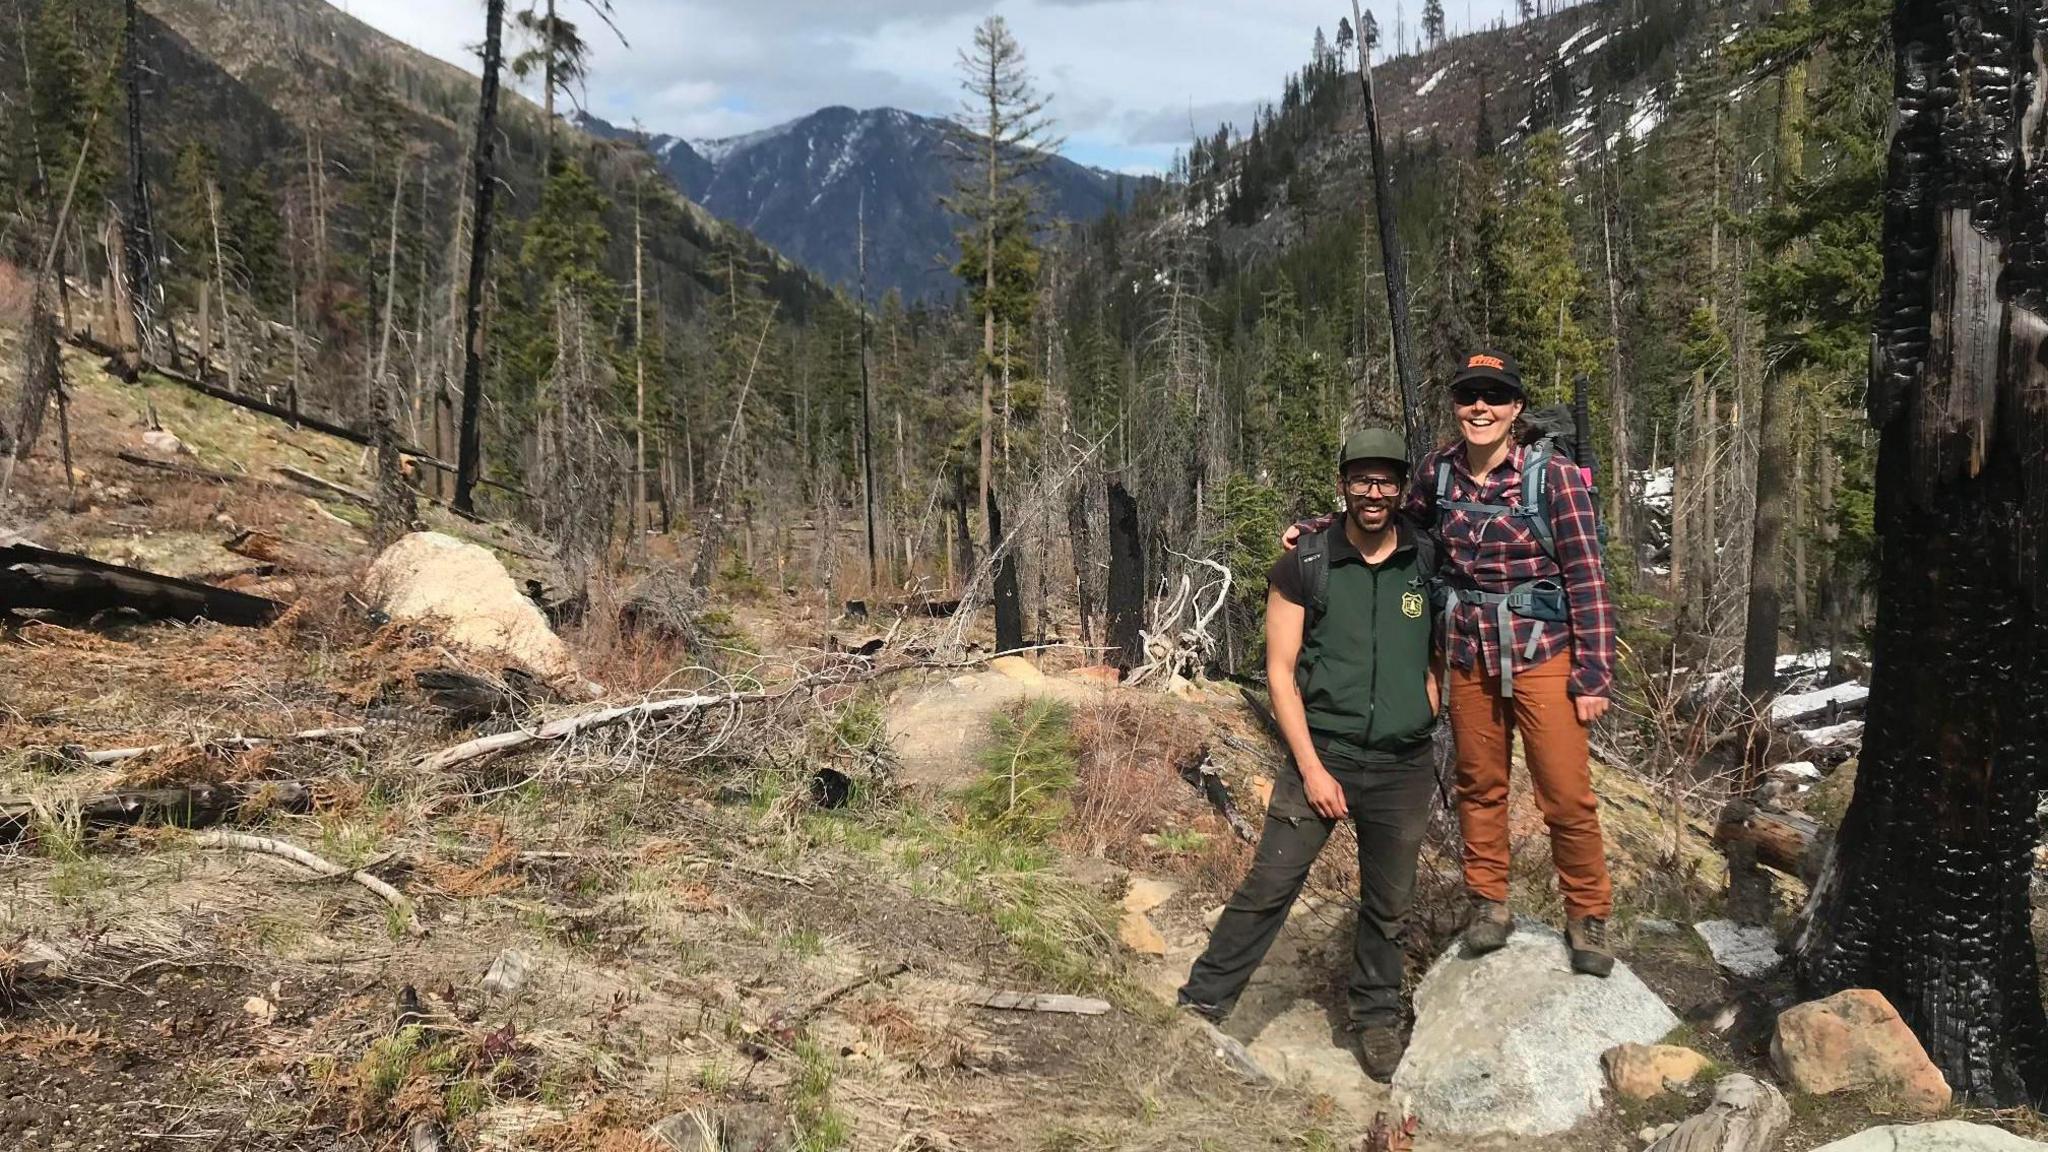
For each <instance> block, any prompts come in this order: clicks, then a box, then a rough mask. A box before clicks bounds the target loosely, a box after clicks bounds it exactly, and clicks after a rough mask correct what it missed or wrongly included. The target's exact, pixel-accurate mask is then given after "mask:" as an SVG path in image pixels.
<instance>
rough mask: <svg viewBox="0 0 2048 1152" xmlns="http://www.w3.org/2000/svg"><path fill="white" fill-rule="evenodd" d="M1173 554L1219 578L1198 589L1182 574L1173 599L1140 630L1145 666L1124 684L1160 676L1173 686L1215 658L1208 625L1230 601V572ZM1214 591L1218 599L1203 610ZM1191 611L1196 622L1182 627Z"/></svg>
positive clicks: (1211, 562)
mask: <svg viewBox="0 0 2048 1152" xmlns="http://www.w3.org/2000/svg"><path fill="white" fill-rule="evenodd" d="M1173 555H1174V556H1176V557H1179V558H1180V559H1182V560H1184V561H1186V562H1188V563H1189V564H1199V565H1202V566H1203V567H1206V568H1208V569H1210V570H1211V571H1213V572H1215V573H1216V575H1217V579H1215V580H1213V581H1210V582H1208V583H1206V584H1204V585H1202V586H1201V587H1200V588H1199V589H1198V588H1196V587H1195V583H1194V577H1193V576H1191V575H1188V574H1186V573H1183V574H1182V575H1181V578H1180V585H1179V587H1178V588H1176V589H1175V590H1174V593H1173V596H1172V597H1171V598H1170V599H1169V600H1167V601H1166V603H1165V604H1163V605H1158V606H1155V607H1154V609H1153V613H1152V627H1151V628H1150V629H1142V628H1141V629H1139V631H1138V635H1139V637H1140V638H1141V639H1143V641H1144V645H1145V656H1146V659H1145V663H1143V664H1141V665H1139V666H1138V667H1137V668H1134V669H1132V670H1131V674H1130V676H1128V677H1127V678H1126V679H1125V683H1128V684H1133V685H1135V684H1140V683H1143V682H1144V681H1146V680H1148V679H1150V678H1152V677H1155V676H1158V677H1160V682H1161V683H1163V684H1169V685H1170V684H1172V683H1173V678H1174V677H1175V676H1191V675H1193V674H1194V673H1196V672H1199V671H1201V669H1203V668H1204V667H1206V666H1207V665H1208V664H1209V662H1210V661H1211V660H1212V659H1214V658H1215V655H1216V643H1217V641H1216V637H1215V636H1214V635H1213V634H1212V633H1211V632H1210V631H1209V626H1210V624H1211V623H1213V622H1214V621H1215V619H1216V617H1217V615H1218V614H1219V613H1221V612H1222V611H1223V605H1224V604H1225V603H1226V602H1228V601H1229V599H1230V569H1229V568H1227V567H1225V566H1224V565H1222V564H1220V563H1217V562H1216V561H1214V560H1211V559H1209V558H1207V557H1204V556H1187V555H1183V554H1181V553H1179V552H1175V553H1173ZM1212 591H1213V592H1214V593H1215V599H1214V600H1212V601H1210V603H1209V606H1208V607H1207V608H1203V607H1202V606H1201V601H1202V597H1203V596H1205V595H1207V594H1208V593H1210V592H1212ZM1190 611H1192V612H1193V613H1194V619H1193V620H1192V621H1190V622H1189V623H1188V625H1187V626H1186V627H1182V626H1181V619H1182V617H1184V616H1186V615H1188V613H1189V612H1190ZM1162 673H1164V675H1163V676H1162V675H1161V674H1162Z"/></svg>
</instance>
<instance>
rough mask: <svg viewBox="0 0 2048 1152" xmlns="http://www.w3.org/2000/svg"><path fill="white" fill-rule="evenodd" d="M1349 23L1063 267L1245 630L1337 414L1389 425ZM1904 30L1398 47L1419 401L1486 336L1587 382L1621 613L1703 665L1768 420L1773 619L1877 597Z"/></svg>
mask: <svg viewBox="0 0 2048 1152" xmlns="http://www.w3.org/2000/svg"><path fill="white" fill-rule="evenodd" d="M1349 40H1350V30H1349V28H1348V22H1347V26H1346V27H1344V28H1342V29H1340V30H1339V32H1338V35H1337V38H1336V39H1335V40H1334V41H1332V42H1330V43H1331V45H1332V46H1331V47H1328V48H1325V47H1324V46H1323V45H1324V41H1323V39H1322V33H1321V32H1320V31H1319V32H1318V33H1317V35H1316V41H1315V43H1314V45H1313V46H1311V49H1310V60H1309V63H1308V64H1307V65H1306V66H1305V67H1304V68H1303V69H1302V70H1301V71H1300V72H1299V73H1298V74H1296V75H1295V76H1292V77H1289V78H1288V79H1287V81H1286V84H1285V89H1284V93H1283V94H1282V95H1281V97H1280V99H1279V100H1278V101H1276V103H1275V104H1274V105H1272V106H1271V107H1269V108H1268V109H1266V110H1265V111H1264V112H1263V113H1262V114H1261V115H1260V117H1259V118H1258V121H1257V123H1256V124H1255V125H1253V127H1252V129H1251V131H1249V132H1248V133H1246V134H1244V136H1243V137H1242V138H1240V137H1239V136H1237V135H1236V134H1234V133H1229V132H1219V133H1218V134H1217V135H1215V136H1214V137H1212V138H1206V139H1201V140H1197V141H1195V142H1194V144H1193V145H1192V147H1191V149H1190V151H1189V153H1188V157H1187V160H1186V163H1185V165H1184V168H1183V170H1182V171H1181V172H1180V173H1178V175H1179V177H1180V179H1179V180H1178V182H1177V183H1176V186H1175V187H1174V188H1173V189H1172V190H1171V191H1170V192H1168V193H1166V194H1163V195H1160V196H1157V197H1154V198H1152V199H1150V200H1148V201H1147V202H1146V204H1145V206H1144V207H1143V208H1142V209H1141V210H1140V211H1138V212H1136V213H1133V214H1131V215H1130V216H1128V217H1125V218H1121V219H1117V220H1113V221H1109V222H1105V223H1104V224H1102V225H1101V226H1098V227H1096V228H1094V229H1092V230H1090V231H1089V232H1088V234H1087V236H1086V238H1085V241H1084V242H1082V243H1080V244H1078V245H1076V246H1075V247H1074V248H1072V249H1071V250H1070V251H1068V252H1067V253H1065V254H1064V257H1063V261H1062V264H1061V269H1062V271H1061V279H1062V293H1061V296H1060V303H1059V317H1060V322H1059V339H1058V342H1057V348H1056V355H1057V357H1058V363H1059V364H1060V365H1061V366H1062V369H1063V372H1064V375H1065V377H1066V380H1067V387H1066V391H1067V393H1068V394H1069V395H1070V396H1071V397H1072V404H1073V408H1074V412H1075V424H1076V426H1077V430H1079V431H1081V432H1082V433H1083V434H1084V435H1088V436H1093V437H1106V438H1107V440H1108V444H1107V447H1106V448H1105V450H1104V456H1103V459H1102V463H1103V465H1104V466H1105V467H1107V468H1109V469H1111V470H1113V471H1114V472H1115V473H1117V474H1120V475H1123V476H1125V477H1127V478H1128V482H1129V483H1131V484H1132V486H1133V487H1134V489H1135V490H1136V491H1137V492H1138V493H1139V505H1140V508H1141V511H1142V513H1143V514H1144V515H1145V517H1146V518H1147V519H1148V520H1149V521H1151V522H1152V523H1153V524H1154V526H1155V532H1156V537H1155V540H1156V544H1155V550H1154V552H1153V557H1154V559H1155V560H1156V561H1158V562H1160V563H1163V564H1165V565H1166V566H1167V567H1168V568H1169V569H1172V568H1173V567H1174V566H1175V561H1174V560H1173V559H1172V558H1171V556H1170V555H1169V553H1168V550H1169V549H1172V550H1179V551H1181V552H1186V551H1188V550H1189V548H1190V546H1191V545H1192V546H1194V547H1200V548H1207V549H1209V550H1211V551H1212V552H1214V551H1217V550H1225V551H1230V552H1232V554H1233V555H1235V556H1236V557H1237V558H1238V560H1239V561H1240V565H1239V566H1238V574H1239V576H1240V581H1241V582H1240V588H1245V586H1246V585H1249V588H1246V591H1247V592H1249V593H1252V594H1254V595H1251V596H1248V597H1247V598H1246V599H1245V601H1244V602H1243V607H1244V608H1245V609H1246V612H1245V614H1244V615H1243V616H1242V617H1241V622H1242V623H1244V624H1249V623H1250V622H1251V612H1250V610H1251V609H1252V608H1253V607H1254V606H1255V602H1256V596H1255V594H1256V592H1257V591H1258V583H1259V581H1258V578H1257V572H1258V563H1257V562H1258V561H1259V560H1260V559H1261V558H1263V557H1264V556H1266V555H1268V554H1270V551H1271V549H1270V542H1269V536H1270V527H1269V526H1270V524H1271V523H1272V522H1273V521H1274V519H1275V518H1276V517H1277V516H1280V515H1283V514H1285V515H1294V514H1300V513H1304V512H1308V511H1311V510H1314V509H1319V508H1322V507H1325V506H1326V505H1328V504H1329V503H1330V501H1331V497H1330V496H1329V495H1328V485H1327V461H1328V460H1329V459H1330V457H1331V454H1332V453H1333V451H1334V449H1335V445H1336V441H1337V437H1338V435H1339V433H1340V431H1341V430H1342V429H1343V428H1345V427H1348V426H1352V425H1354V424H1356V423H1357V422H1359V421H1361V420H1363V419H1367V418H1375V419H1384V420H1394V421H1396V422H1398V418H1399V394H1398V390H1397V388H1396V386H1395V382H1394V378H1393V364H1392V357H1391V351H1390V341H1389V322H1388V312H1387V310H1386V304H1385V281H1384V278H1383V276H1382V262H1381V254H1380V252H1379V246H1378V242H1377V237H1376V235H1375V233H1374V230H1373V228H1372V227H1371V220H1372V217H1371V211H1372V199H1371V194H1370V188H1371V178H1370V174H1369V170H1368V168H1367V157H1366V150H1365V147H1364V133H1363V125H1362V121H1361V118H1360V108H1361V101H1360V92H1359V84H1358V77H1357V75H1356V72H1355V64H1354V63H1353V62H1352V58H1350V57H1349V56H1348V54H1340V52H1339V49H1340V48H1348V47H1349ZM1885 43H1886V41H1885V24H1884V11H1883V9H1882V8H1881V7H1880V6H1876V5H1868V4H1847V3H1823V4H1821V5H1819V6H1818V7H1817V9H1816V11H1815V12H1814V13H1813V14H1810V15H1805V14H1800V15H1793V14H1783V13H1781V14H1778V15H1776V16H1773V17H1771V18H1770V19H1769V20H1768V22H1760V21H1759V16H1758V13H1757V12H1756V11H1755V10H1753V9H1752V8H1751V7H1750V6H1748V5H1745V4H1740V3H1729V4H1709V3H1701V2H1688V0H1653V2H1650V3H1625V4H1624V3H1594V4H1586V5H1582V6H1579V7H1575V8H1570V9H1566V10H1564V11H1562V12H1560V13H1557V14H1555V15H1551V16H1548V17H1543V18H1540V19H1537V20H1534V21H1532V22H1529V23H1526V24H1522V25H1518V26H1515V27H1513V28H1508V29H1503V30H1497V31H1493V32H1488V33H1484V34H1480V35H1474V36H1467V37H1462V38H1458V39H1453V40H1448V41H1445V42H1442V43H1439V44H1437V45H1435V46H1433V47H1430V48H1428V49H1427V50H1425V51H1424V52H1423V53H1421V54H1420V55H1417V56H1408V57H1403V58H1400V59H1397V60H1395V61H1393V62H1392V63H1390V64H1388V65H1386V66H1384V67H1382V68H1380V69H1378V71H1377V76H1376V81H1377V88H1378V94H1379V99H1380V105H1381V118H1382V123H1383V129H1384V131H1385V133H1386V135H1387V137H1388V139H1389V141H1390V143H1389V146H1388V147H1389V158H1390V162H1391V166H1392V180H1393V187H1394V190H1395V194H1396V198H1397V203H1396V210H1397V212H1398V216H1399V223H1400V235H1401V238H1402V243H1403V246H1404V247H1405V249H1406V256H1407V267H1408V286H1409V291H1410V300H1409V310H1410V316H1411V323H1412V327H1413V329H1414V331H1415V333H1416V336H1417V345H1418V355H1419V358H1420V368H1421V373H1422V375H1423V378H1424V379H1425V380H1426V381H1428V382H1429V386H1426V387H1425V388H1424V393H1423V394H1424V397H1425V400H1426V402H1429V403H1432V404H1436V405H1440V404H1441V397H1442V389H1441V383H1442V381H1443V380H1444V379H1445V378H1446V375H1447V371H1448V366H1449V365H1450V364H1452V363H1453V362H1454V358H1455V357H1456V356H1458V355H1459V354H1460V353H1462V352H1465V351H1469V350H1471V349H1473V348H1475V347H1478V346H1481V345H1498V346H1500V347H1502V348H1505V349H1507V350H1509V351H1511V352H1513V353H1514V354H1515V355H1516V356H1518V357H1519V358H1520V359H1521V361H1522V364H1523V368H1524V372H1525V373H1526V374H1527V376H1528V378H1529V379H1530V380H1531V381H1532V382H1533V383H1534V384H1535V385H1536V387H1537V391H1538V393H1539V399H1544V400H1550V401H1557V400H1562V399H1565V398H1566V396H1567V394H1568V393H1569V391H1570V385H1571V381H1572V380H1573V378H1574V377H1575V376H1578V375H1580V374H1584V375H1585V376H1587V377H1588V378H1589V379H1590V381H1591V384H1592V396H1593V403H1594V407H1595V411H1596V422H1597V426H1598V430H1599V436H1598V440H1599V445H1598V449H1599V452H1598V455H1599V459H1600V461H1601V462H1602V472H1601V476H1600V480H1601V484H1602V486H1603V488H1604V494H1605V497H1606V502H1605V510H1606V516H1607V519H1608V521H1609V526H1610V531H1611V533H1612V541H1611V546H1612V548H1613V551H1614V555H1616V556H1617V557H1618V556H1624V555H1640V557H1641V558H1642V560H1643V561H1644V563H1645V570H1644V577H1643V579H1642V580H1641V581H1640V582H1638V581H1637V580H1636V579H1635V576H1636V573H1635V572H1634V571H1633V566H1631V565H1617V572H1618V574H1619V578H1620V579H1621V580H1623V581H1624V582H1625V583H1629V584H1633V585H1637V586H1638V587H1639V590H1640V592H1641V593H1642V594H1643V595H1645V596H1653V597H1655V598H1657V599H1659V600H1662V601H1664V602H1665V603H1666V604H1667V606H1668V607H1669V609H1670V611H1669V612H1668V613H1642V614H1635V615H1634V616H1633V617H1632V618H1633V619H1634V620H1635V621H1636V623H1637V625H1638V626H1639V627H1640V628H1642V629H1644V632H1643V633H1642V634H1641V635H1640V636H1639V638H1642V639H1647V638H1648V637H1649V635H1650V633H1651V632H1652V631H1656V632H1661V631H1662V630H1663V629H1665V628H1666V627H1669V628H1671V629H1674V630H1675V631H1676V633H1677V634H1678V635H1679V637H1680V638H1681V639H1682V640H1684V641H1685V643H1684V645H1682V646H1681V647H1682V659H1683V660H1686V661H1691V660H1694V659H1697V658H1698V657H1699V656H1700V655H1701V654H1702V653H1701V652H1700V645H1703V644H1704V645H1706V646H1708V647H1711V648H1712V649H1713V651H1714V655H1715V658H1716V659H1725V658H1726V657H1727V656H1728V655H1729V654H1730V653H1731V652H1732V650H1733V647H1734V646H1735V644H1736V643H1737V642H1738V640H1739V638H1740V637H1741V635H1742V633H1743V628H1744V610H1743V606H1744V604H1745V601H1746V598H1747V596H1748V592H1749V582H1750V565H1749V547H1750V540H1751V536H1752V527H1753V521H1754V519H1755V506H1756V482H1755V479H1754V478H1755V477H1756V474H1757V464H1758V461H1759V458H1760V444H1759V438H1760V436H1769V437H1771V438H1772V439H1771V440H1770V441H1769V446H1768V447H1767V448H1764V449H1763V450H1762V453H1761V455H1762V459H1764V460H1765V461H1766V465H1767V466H1766V468H1765V473H1766V477H1765V483H1766V484H1767V485H1768V484H1770V477H1771V474H1772V473H1774V472H1779V473H1782V476H1781V477H1780V478H1779V480H1778V482H1777V485H1776V486H1775V487H1773V488H1771V489H1770V490H1771V491H1773V492H1775V493H1776V496H1775V499H1776V500H1777V501H1778V502H1779V503H1780V505H1781V511H1780V513H1779V514H1780V515H1781V516H1783V517H1784V520H1785V523H1786V525H1787V531H1786V533H1785V535H1784V538H1783V539H1784V547H1783V550H1782V557H1781V559H1780V560H1779V561H1778V563H1777V564H1776V565H1774V566H1773V569H1772V570H1773V571H1777V570H1778V569H1779V568H1782V571H1783V577H1782V578H1783V580H1784V582H1785V583H1784V592H1783V602H1784V622H1785V624H1786V625H1787V626H1788V627H1791V628H1793V629H1795V630H1796V631H1797V632H1799V633H1800V634H1801V635H1802V636H1804V637H1807V638H1832V639H1834V640H1836V641H1837V642H1839V641H1840V639H1841V637H1842V636H1843V635H1844V631H1845V630H1848V631H1853V630H1854V628H1855V627H1856V625H1857V622H1858V621H1859V620H1860V615H1859V613H1858V610H1857V609H1856V607H1855V605H1856V604H1857V603H1860V596H1859V594H1858V593H1857V591H1856V590H1857V589H1858V588H1859V587H1860V585H1861V583H1862V580H1863V573H1864V571H1865V566H1866V562H1867V552H1868V548H1869V525H1870V515H1871V505H1870V457H1869V448H1868V438H1867V434H1866V433H1865V432H1864V431H1863V421H1862V417H1861V413H1860V410H1859V400H1860V393H1861V378H1862V374H1863V371H1864V360H1865V355H1866V352H1867V347H1866V339H1867V338H1866V335H1865V333H1866V332H1867V329H1868V324H1869V321H1870V318H1871V314H1872V312H1871V310H1872V308H1873V301H1874V299H1875V292H1876V284H1877V268H1878V249H1877V239H1878V216H1877V199H1876V189H1877V182H1878V178H1879V173H1880V160H1881V141H1882V139H1883V135H1884V133H1883V125H1884V118H1885V114H1886V107H1887V105H1886V103H1885V99H1884V97H1885V93H1886V90H1887V89H1886V85H1887V73H1886V68H1887V64H1888V60H1887V54H1886V51H1885ZM1766 394H1769V395H1770V396H1772V397H1774V398H1775V399H1776V400H1777V405H1776V406H1775V408H1773V407H1772V406H1771V405H1770V404H1769V403H1767V402H1766V400H1765V396H1766ZM1767 409H1770V411H1771V414H1772V415H1775V416H1776V417H1777V419H1776V421H1775V423H1774V426H1773V427H1772V428H1771V429H1769V430H1768V431H1766V430H1763V429H1760V426H1759V425H1760V418H1761V417H1763V416H1764V415H1765V413H1766V410H1767ZM1435 411H1436V412H1437V413H1438V414H1439V415H1438V418H1439V419H1441V408H1440V407H1439V408H1437V409H1435ZM1617 464H1622V465H1625V467H1617ZM1672 469H1675V470H1676V498H1675V501H1671V500H1668V498H1667V495H1666V494H1667V493H1668V492H1669V491H1670V489H1669V487H1668V485H1669V484H1670V483H1671V479H1670V477H1669V476H1668V474H1667V475H1664V476H1662V477H1660V478H1659V479H1658V480H1657V481H1656V482H1655V484H1656V492H1657V495H1656V497H1655V498H1654V499H1652V500H1651V501H1650V503H1651V504H1652V505H1654V506H1653V507H1644V506H1642V504H1641V502H1640V500H1639V497H1640V496H1641V492H1640V487H1641V484H1640V481H1635V482H1631V481H1630V480H1628V479H1626V477H1627V476H1629V475H1632V474H1634V473H1636V472H1639V471H1650V472H1667V470H1672ZM1845 601H1848V603H1845ZM1642 603H1643V604H1644V606H1648V605H1649V604H1651V603H1652V601H1649V600H1645V601H1643V602H1642ZM1656 651H1658V649H1657V648H1656V647H1655V646H1649V647H1645V648H1642V649H1640V650H1639V653H1640V655H1642V656H1645V657H1649V656H1650V655H1651V654H1652V653H1654V652H1656Z"/></svg>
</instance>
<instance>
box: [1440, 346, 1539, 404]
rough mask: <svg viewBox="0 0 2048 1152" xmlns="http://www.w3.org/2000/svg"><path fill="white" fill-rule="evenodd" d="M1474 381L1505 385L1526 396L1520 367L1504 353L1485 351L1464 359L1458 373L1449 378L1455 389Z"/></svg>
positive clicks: (1512, 358) (1511, 357)
mask: <svg viewBox="0 0 2048 1152" xmlns="http://www.w3.org/2000/svg"><path fill="white" fill-rule="evenodd" d="M1474 380H1487V381H1491V382H1493V383H1495V384H1505V385H1507V386H1508V387H1510V388H1513V389H1514V390H1515V391H1517V392H1520V393H1522V395H1524V396H1527V395H1528V392H1527V391H1526V390H1525V389H1523V387H1522V369H1521V366H1520V365H1518V364H1516V363H1515V358H1514V357H1513V356H1510V355H1508V354H1507V353H1505V352H1496V351H1493V350H1492V349H1487V350H1486V351H1483V352H1474V353H1472V354H1471V355H1470V356H1467V357H1465V360H1464V363H1462V364H1460V365H1459V366H1458V371H1457V372H1456V373H1455V374H1454V375H1452V377H1451V387H1453V388H1456V387H1457V386H1458V385H1460V384H1465V383H1469V382H1471V381H1474Z"/></svg>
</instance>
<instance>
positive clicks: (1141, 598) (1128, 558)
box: [1104, 480, 1145, 672]
mask: <svg viewBox="0 0 2048 1152" xmlns="http://www.w3.org/2000/svg"><path fill="white" fill-rule="evenodd" d="M1108 592H1109V594H1108V598H1107V600H1108V602H1107V603H1106V604H1105V606H1104V607H1105V609H1106V614H1107V615H1108V617H1109V661H1110V663H1112V664H1115V665H1116V666H1117V667H1119V668H1122V669H1123V670H1124V671H1126V672H1128V671H1130V670H1131V669H1133V668H1136V667H1137V666H1138V665H1140V664H1143V663H1144V662H1145V641H1144V638H1143V637H1142V636H1140V635H1139V634H1138V633H1139V630H1140V629H1142V628H1143V627H1144V626H1145V539H1144V537H1143V536H1142V535H1140V534H1139V532H1138V502H1137V501H1136V500H1133V499H1131V494H1130V493H1129V492H1128V491H1126V490H1125V489H1124V486H1123V484H1122V483H1121V482H1119V481H1115V480H1112V481H1110V483H1109V590H1108Z"/></svg>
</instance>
